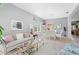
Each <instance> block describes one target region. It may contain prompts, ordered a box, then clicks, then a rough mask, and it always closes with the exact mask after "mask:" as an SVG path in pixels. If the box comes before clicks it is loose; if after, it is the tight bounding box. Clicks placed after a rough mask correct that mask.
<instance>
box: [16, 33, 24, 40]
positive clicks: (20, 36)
mask: <svg viewBox="0 0 79 59" xmlns="http://www.w3.org/2000/svg"><path fill="white" fill-rule="evenodd" d="M16 38H17V40H20V39H21V40H23V38H24V37H23V33H18V34H16Z"/></svg>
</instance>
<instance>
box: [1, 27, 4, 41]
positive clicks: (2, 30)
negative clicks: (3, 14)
mask: <svg viewBox="0 0 79 59" xmlns="http://www.w3.org/2000/svg"><path fill="white" fill-rule="evenodd" d="M3 32H4V28H3V27H2V26H0V41H2V38H3Z"/></svg>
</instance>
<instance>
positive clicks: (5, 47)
mask: <svg viewBox="0 0 79 59" xmlns="http://www.w3.org/2000/svg"><path fill="white" fill-rule="evenodd" d="M26 42H33V43H32V44H33V45H35V44H37V45H38V46H37V48H39V47H40V46H42V44H43V40H42V39H41V38H40V37H39V38H37V39H33V37H25V38H24V37H23V33H18V34H16V40H14V41H12V42H9V43H8V44H5V43H4V42H3V43H2V44H0V54H7V53H8V52H10V51H11V50H13V49H15V48H17V47H19V46H21V45H23V44H24V43H26Z"/></svg>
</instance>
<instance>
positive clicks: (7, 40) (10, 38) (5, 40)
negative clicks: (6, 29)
mask: <svg viewBox="0 0 79 59" xmlns="http://www.w3.org/2000/svg"><path fill="white" fill-rule="evenodd" d="M13 40H14V39H13V37H12V35H6V36H5V37H4V42H5V44H8V43H9V42H11V41H13Z"/></svg>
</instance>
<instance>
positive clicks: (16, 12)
mask: <svg viewBox="0 0 79 59" xmlns="http://www.w3.org/2000/svg"><path fill="white" fill-rule="evenodd" d="M33 17H35V19H36V20H42V19H41V18H39V17H37V16H35V15H32V14H30V13H28V12H26V11H24V10H22V9H20V8H17V7H16V6H14V5H12V4H3V5H2V6H1V7H0V25H2V26H3V27H4V29H5V34H9V33H11V32H12V33H17V32H26V31H29V24H31V23H32V22H33ZM11 20H21V21H23V30H20V31H17V30H16V31H14V30H11Z"/></svg>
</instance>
